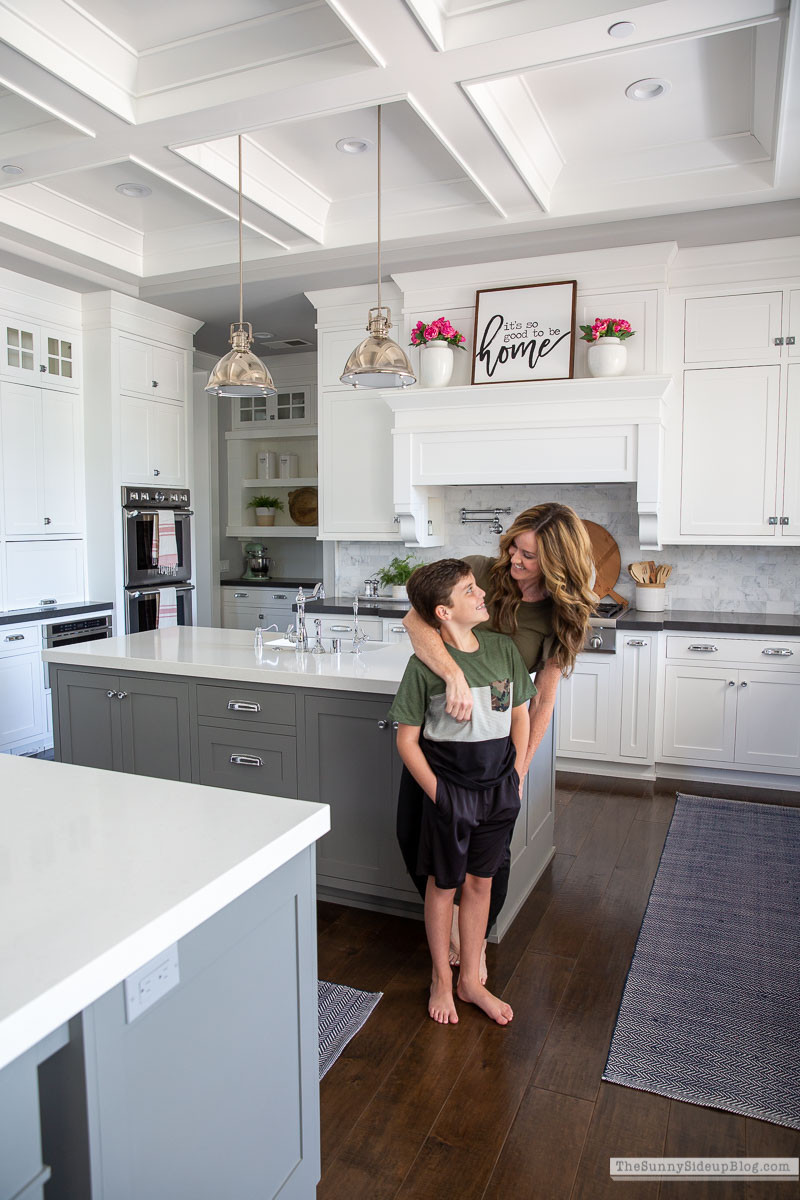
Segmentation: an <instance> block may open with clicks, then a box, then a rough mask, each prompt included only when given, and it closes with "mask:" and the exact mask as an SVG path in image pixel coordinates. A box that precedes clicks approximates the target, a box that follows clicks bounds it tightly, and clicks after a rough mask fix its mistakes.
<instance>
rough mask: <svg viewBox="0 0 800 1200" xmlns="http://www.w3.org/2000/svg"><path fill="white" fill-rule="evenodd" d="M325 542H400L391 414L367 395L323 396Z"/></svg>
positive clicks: (322, 518) (341, 393)
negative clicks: (330, 539) (329, 540)
mask: <svg viewBox="0 0 800 1200" xmlns="http://www.w3.org/2000/svg"><path fill="white" fill-rule="evenodd" d="M319 472H320V537H321V538H342V539H345V540H351V541H352V540H357V539H361V538H364V539H365V540H371V541H387V540H391V541H396V540H398V538H399V532H398V527H397V525H396V524H395V519H394V503H393V497H392V483H393V475H392V413H391V411H390V409H389V407H388V405H386V404H385V403H384V402H383V400H382V399H381V398H380V397H376V396H375V395H373V394H371V393H370V392H369V391H368V390H366V389H365V390H363V391H355V390H353V389H352V388H348V389H347V391H346V392H344V391H330V392H324V393H323V396H322V402H321V414H320V467H319Z"/></svg>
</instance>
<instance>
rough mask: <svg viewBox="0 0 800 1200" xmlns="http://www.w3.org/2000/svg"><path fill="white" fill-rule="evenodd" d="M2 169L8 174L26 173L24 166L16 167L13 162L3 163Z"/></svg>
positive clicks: (0, 168)
mask: <svg viewBox="0 0 800 1200" xmlns="http://www.w3.org/2000/svg"><path fill="white" fill-rule="evenodd" d="M0 171H4V172H5V174H6V175H24V174H25V172H24V171H23V169H22V167H15V166H14V164H13V163H3V166H2V167H0Z"/></svg>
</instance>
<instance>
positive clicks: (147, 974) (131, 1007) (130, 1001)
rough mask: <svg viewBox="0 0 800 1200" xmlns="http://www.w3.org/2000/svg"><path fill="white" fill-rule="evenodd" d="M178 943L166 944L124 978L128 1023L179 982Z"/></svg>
mask: <svg viewBox="0 0 800 1200" xmlns="http://www.w3.org/2000/svg"><path fill="white" fill-rule="evenodd" d="M180 980H181V976H180V970H179V967H178V943H177V942H175V943H174V945H172V946H167V948H166V950H163V951H162V952H161V954H157V955H156V957H155V958H151V959H150V962H146V963H145V964H144V966H143V967H139V970H138V971H134V973H133V974H132V975H129V976H128V977H127V979H126V980H125V982H124V984H123V986H124V988H125V1019H126V1021H127V1023H128V1025H130V1023H131V1021H135V1020H136V1018H137V1017H140V1016H141V1015H142V1013H143V1012H146V1011H147V1009H148V1008H150V1006H151V1005H153V1004H155V1002H156V1001H157V1000H160V999H161V997H162V996H166V994H167V992H171V991H172V989H173V988H174V987H177V986H178V984H179V983H180Z"/></svg>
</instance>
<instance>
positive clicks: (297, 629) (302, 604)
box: [286, 583, 325, 650]
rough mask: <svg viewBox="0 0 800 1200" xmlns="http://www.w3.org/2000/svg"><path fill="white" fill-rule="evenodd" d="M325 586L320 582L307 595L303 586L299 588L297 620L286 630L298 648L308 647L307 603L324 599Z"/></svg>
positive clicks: (304, 648) (288, 636)
mask: <svg viewBox="0 0 800 1200" xmlns="http://www.w3.org/2000/svg"><path fill="white" fill-rule="evenodd" d="M324 599H325V588H324V587H323V586H322V584H321V583H318V584H317V585H316V586H315V588H314V590H313V592H312V593H311V595H310V596H307V595H306V594H305V592H304V591H303V589H302V588H299V589H298V592H297V596H296V597H295V604H296V605H297V621H296V622H295V624H294V625H290V626H289V628H288V629H287V630H286V636H287V638H288V639H289V641H290V642H294V644H295V648H296V649H297V650H307V649H308V630H307V629H306V603H307V601H309V600H324Z"/></svg>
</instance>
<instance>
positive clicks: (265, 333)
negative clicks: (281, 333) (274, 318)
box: [253, 329, 275, 342]
mask: <svg viewBox="0 0 800 1200" xmlns="http://www.w3.org/2000/svg"><path fill="white" fill-rule="evenodd" d="M253 337H257V338H260V340H261V341H262V342H268V341H269V339H270V338H274V337H275V334H274V333H270V332H269V330H268V329H267V330H264V331H263V332H262V333H255V334H253Z"/></svg>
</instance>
